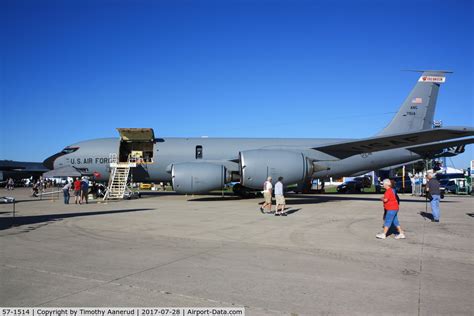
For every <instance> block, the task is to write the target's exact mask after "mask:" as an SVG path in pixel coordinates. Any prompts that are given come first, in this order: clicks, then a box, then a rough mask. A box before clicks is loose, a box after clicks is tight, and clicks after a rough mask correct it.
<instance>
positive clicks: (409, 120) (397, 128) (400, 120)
mask: <svg viewBox="0 0 474 316" xmlns="http://www.w3.org/2000/svg"><path fill="white" fill-rule="evenodd" d="M415 71H416V72H421V73H422V74H421V77H420V78H419V79H418V82H417V83H416V85H415V87H414V88H413V90H411V92H410V94H409V95H408V97H407V98H406V99H405V101H404V102H403V104H402V106H401V107H400V109H399V110H398V112H397V114H396V115H395V117H394V118H393V119H392V121H391V122H390V124H388V126H387V127H385V128H384V129H383V130H382V131H381V132H380V133H379V134H378V135H388V134H398V133H408V132H416V131H421V130H425V129H430V128H432V125H433V117H434V112H435V108H436V100H437V99H438V91H439V86H440V85H441V84H442V83H444V82H445V81H446V77H445V74H447V73H451V72H450V71H444V70H415Z"/></svg>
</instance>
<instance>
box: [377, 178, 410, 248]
mask: <svg viewBox="0 0 474 316" xmlns="http://www.w3.org/2000/svg"><path fill="white" fill-rule="evenodd" d="M383 187H384V188H385V193H384V195H383V197H382V198H381V200H382V202H383V206H384V210H387V214H386V216H385V223H384V227H383V232H382V233H379V234H377V235H375V237H377V238H378V239H385V238H387V232H388V230H389V229H390V227H391V226H392V225H394V226H395V227H396V228H397V231H398V235H396V236H395V239H405V238H406V237H405V234H404V233H403V231H402V228H401V226H400V223H399V222H398V210H399V204H398V201H397V198H396V194H395V192H394V190H393V189H392V183H391V181H390V180H389V179H385V180H383Z"/></svg>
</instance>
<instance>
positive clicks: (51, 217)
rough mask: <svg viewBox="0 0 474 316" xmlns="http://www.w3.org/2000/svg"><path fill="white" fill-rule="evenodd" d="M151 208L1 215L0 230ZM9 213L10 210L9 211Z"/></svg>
mask: <svg viewBox="0 0 474 316" xmlns="http://www.w3.org/2000/svg"><path fill="white" fill-rule="evenodd" d="M150 210H153V209H151V208H134V209H127V210H110V211H102V212H81V213H63V214H45V215H33V216H18V217H15V220H13V217H1V218H0V230H5V229H8V228H11V227H12V226H15V227H18V226H25V225H33V224H40V223H50V222H56V221H60V220H63V219H65V218H72V217H84V216H96V215H110V214H120V213H129V212H143V211H150ZM10 213H11V212H10Z"/></svg>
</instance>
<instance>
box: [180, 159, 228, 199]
mask: <svg viewBox="0 0 474 316" xmlns="http://www.w3.org/2000/svg"><path fill="white" fill-rule="evenodd" d="M171 176H172V181H173V188H174V190H175V191H176V192H178V193H189V194H194V193H204V192H209V191H212V190H216V189H221V188H223V187H224V185H225V184H226V183H228V182H230V179H229V175H228V172H227V169H226V168H225V167H224V166H222V165H216V164H212V163H206V162H183V163H177V164H174V165H173V166H172V168H171Z"/></svg>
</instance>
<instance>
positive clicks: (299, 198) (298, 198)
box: [286, 195, 457, 205]
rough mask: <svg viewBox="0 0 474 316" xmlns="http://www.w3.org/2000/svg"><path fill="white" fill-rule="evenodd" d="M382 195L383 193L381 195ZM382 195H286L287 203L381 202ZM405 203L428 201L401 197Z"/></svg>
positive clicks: (401, 201) (401, 202)
mask: <svg viewBox="0 0 474 316" xmlns="http://www.w3.org/2000/svg"><path fill="white" fill-rule="evenodd" d="M380 196H381V195H380ZM380 196H377V197H365V196H364V197H358V196H343V195H319V196H314V195H313V196H307V195H306V196H305V195H288V196H287V197H286V204H289V205H292V204H316V203H323V202H333V201H374V202H380ZM403 203H426V201H425V200H404V199H403V198H401V199H400V204H401V205H403ZM442 203H457V202H456V201H443V202H442Z"/></svg>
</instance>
